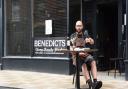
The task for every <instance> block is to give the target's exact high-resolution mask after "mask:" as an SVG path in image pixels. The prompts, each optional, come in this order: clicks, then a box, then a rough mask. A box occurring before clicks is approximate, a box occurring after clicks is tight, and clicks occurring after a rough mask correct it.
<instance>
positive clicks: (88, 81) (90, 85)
mask: <svg viewBox="0 0 128 89" xmlns="http://www.w3.org/2000/svg"><path fill="white" fill-rule="evenodd" d="M86 83H87V84H88V86H89V89H91V87H92V81H91V80H90V79H89V80H87V81H86Z"/></svg>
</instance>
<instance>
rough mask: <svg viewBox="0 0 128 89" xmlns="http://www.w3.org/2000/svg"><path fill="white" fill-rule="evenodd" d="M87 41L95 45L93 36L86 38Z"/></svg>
mask: <svg viewBox="0 0 128 89" xmlns="http://www.w3.org/2000/svg"><path fill="white" fill-rule="evenodd" d="M85 43H86V44H87V43H89V44H91V45H93V44H94V40H93V39H92V38H86V39H85Z"/></svg>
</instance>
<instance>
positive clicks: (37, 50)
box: [34, 37, 67, 57]
mask: <svg viewBox="0 0 128 89" xmlns="http://www.w3.org/2000/svg"><path fill="white" fill-rule="evenodd" d="M63 49H67V41H66V37H46V38H34V56H43V57H59V56H60V57H65V56H67V52H65V51H62V50H63Z"/></svg>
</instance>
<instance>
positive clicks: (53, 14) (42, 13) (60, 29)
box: [34, 0, 67, 37]
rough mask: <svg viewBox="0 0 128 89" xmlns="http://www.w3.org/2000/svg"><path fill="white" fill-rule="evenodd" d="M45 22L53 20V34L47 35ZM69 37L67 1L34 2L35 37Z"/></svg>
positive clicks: (48, 0) (44, 0)
mask: <svg viewBox="0 0 128 89" xmlns="http://www.w3.org/2000/svg"><path fill="white" fill-rule="evenodd" d="M45 20H52V34H51V35H46V34H45V30H46V26H45V25H46V24H45ZM66 35H67V0H34V37H47V36H52V37H65V36H66Z"/></svg>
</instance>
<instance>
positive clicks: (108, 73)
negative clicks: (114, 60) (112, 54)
mask: <svg viewBox="0 0 128 89" xmlns="http://www.w3.org/2000/svg"><path fill="white" fill-rule="evenodd" d="M110 68H111V62H110V60H109V68H108V76H109V72H110Z"/></svg>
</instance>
